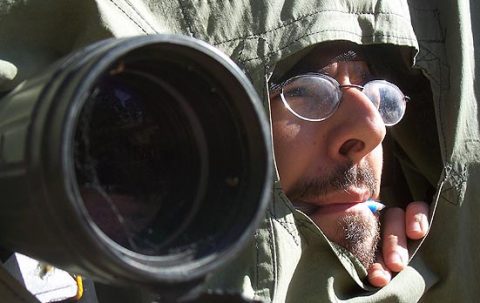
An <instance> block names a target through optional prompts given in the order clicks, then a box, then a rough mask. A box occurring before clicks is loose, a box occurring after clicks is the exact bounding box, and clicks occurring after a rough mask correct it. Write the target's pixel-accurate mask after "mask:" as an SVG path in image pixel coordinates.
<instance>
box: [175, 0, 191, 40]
mask: <svg viewBox="0 0 480 303" xmlns="http://www.w3.org/2000/svg"><path fill="white" fill-rule="evenodd" d="M178 5H179V6H180V12H181V13H182V16H183V20H185V23H186V25H187V29H188V33H189V34H190V35H191V36H193V37H195V34H194V32H193V27H192V22H191V21H192V20H190V16H189V15H188V14H187V12H186V9H185V6H184V4H183V2H182V0H178Z"/></svg>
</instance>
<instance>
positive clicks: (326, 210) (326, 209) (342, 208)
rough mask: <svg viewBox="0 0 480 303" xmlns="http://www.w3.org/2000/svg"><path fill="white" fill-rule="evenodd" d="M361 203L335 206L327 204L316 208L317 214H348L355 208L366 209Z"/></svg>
mask: <svg viewBox="0 0 480 303" xmlns="http://www.w3.org/2000/svg"><path fill="white" fill-rule="evenodd" d="M363 204H364V203H363V202H356V203H335V204H328V205H323V206H321V207H319V208H318V210H317V212H319V213H322V214H330V213H338V212H348V211H355V210H356V209H357V208H362V209H363V208H364V207H365V208H367V209H368V207H367V206H366V205H363Z"/></svg>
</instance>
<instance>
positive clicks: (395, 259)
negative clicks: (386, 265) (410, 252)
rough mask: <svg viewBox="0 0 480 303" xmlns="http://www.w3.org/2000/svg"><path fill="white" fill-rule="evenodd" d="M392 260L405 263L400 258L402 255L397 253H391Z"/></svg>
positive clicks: (396, 262)
mask: <svg viewBox="0 0 480 303" xmlns="http://www.w3.org/2000/svg"><path fill="white" fill-rule="evenodd" d="M392 262H393V263H395V264H401V265H405V263H404V261H403V259H402V256H401V255H400V254H399V253H393V255H392Z"/></svg>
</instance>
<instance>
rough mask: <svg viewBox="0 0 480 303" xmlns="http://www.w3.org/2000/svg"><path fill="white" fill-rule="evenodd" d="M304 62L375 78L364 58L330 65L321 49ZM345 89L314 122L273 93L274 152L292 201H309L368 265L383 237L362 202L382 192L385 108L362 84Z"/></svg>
mask: <svg viewBox="0 0 480 303" xmlns="http://www.w3.org/2000/svg"><path fill="white" fill-rule="evenodd" d="M304 61H305V62H303V65H306V66H310V67H311V69H310V68H309V69H310V70H308V71H309V72H319V73H323V74H327V75H329V76H331V77H332V78H334V79H336V80H337V81H338V82H339V84H340V85H345V84H358V85H363V84H364V83H365V82H366V81H368V79H369V77H370V72H369V69H368V65H367V64H366V62H364V61H342V62H333V63H327V64H326V65H325V63H324V62H322V57H321V56H316V55H315V54H313V55H312V54H310V55H309V56H308V57H307V59H306V60H304ZM342 93H343V95H342V98H341V102H340V105H339V107H338V109H337V110H336V112H335V113H334V114H333V115H332V116H331V117H329V118H327V119H326V120H324V121H320V122H311V121H305V120H302V119H300V118H298V117H296V116H294V115H293V114H292V113H291V112H289V111H288V110H287V108H286V107H285V106H284V104H283V102H282V101H281V99H280V97H279V94H278V93H276V92H272V95H271V96H272V97H271V110H272V112H271V113H272V123H273V124H272V127H273V139H274V148H275V159H276V163H277V167H278V171H279V175H280V183H281V185H282V187H283V189H284V191H285V193H286V195H287V196H288V197H289V198H290V200H291V201H292V203H294V204H296V205H300V206H304V205H308V206H309V209H310V210H309V211H308V215H309V216H310V217H311V218H312V220H313V221H314V222H315V223H316V224H317V225H318V226H319V227H320V229H321V230H322V231H323V232H324V234H325V235H326V236H327V237H328V238H329V239H330V240H331V241H333V242H336V243H338V244H340V245H342V246H344V247H345V248H347V249H349V250H350V251H351V252H352V253H354V254H356V255H357V257H359V259H360V260H361V261H362V262H363V263H364V264H365V265H368V264H366V263H369V262H371V261H372V260H371V259H372V258H373V254H374V249H373V251H371V250H372V247H375V246H376V241H377V240H378V218H377V217H376V216H375V215H374V214H372V212H371V211H370V210H369V208H368V207H367V205H366V204H365V203H362V202H364V201H366V200H367V199H370V198H371V199H377V198H378V195H379V189H380V179H381V171H382V146H381V142H382V140H383V138H384V137H385V132H386V130H385V125H384V123H383V120H382V118H381V117H380V114H379V112H378V110H377V109H376V107H375V106H374V105H373V103H372V102H371V101H370V100H369V99H368V98H367V97H366V96H365V95H364V94H363V93H362V92H361V91H360V90H359V89H357V88H352V87H350V88H342ZM311 206H313V207H311ZM359 246H360V247H359ZM363 246H365V247H363ZM365 249H368V250H370V251H368V252H363V250H365ZM365 253H366V254H367V256H361V255H362V254H365ZM362 259H365V260H362Z"/></svg>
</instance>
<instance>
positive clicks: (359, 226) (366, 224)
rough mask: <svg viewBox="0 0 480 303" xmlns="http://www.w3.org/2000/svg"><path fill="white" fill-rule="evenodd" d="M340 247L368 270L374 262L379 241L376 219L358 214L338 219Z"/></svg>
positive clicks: (378, 224)
mask: <svg viewBox="0 0 480 303" xmlns="http://www.w3.org/2000/svg"><path fill="white" fill-rule="evenodd" d="M338 233H339V234H341V235H343V236H342V237H341V241H340V243H337V244H339V245H340V246H342V247H344V248H345V249H347V250H348V251H350V252H351V253H352V254H353V255H354V256H355V257H357V259H358V260H359V261H360V262H361V263H362V264H363V266H365V268H368V267H369V266H370V265H372V264H373V262H374V261H375V252H376V251H377V246H378V242H379V239H380V223H379V221H378V219H377V218H376V217H373V216H372V217H365V216H362V215H358V214H346V215H344V216H342V217H340V218H339V219H338Z"/></svg>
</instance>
